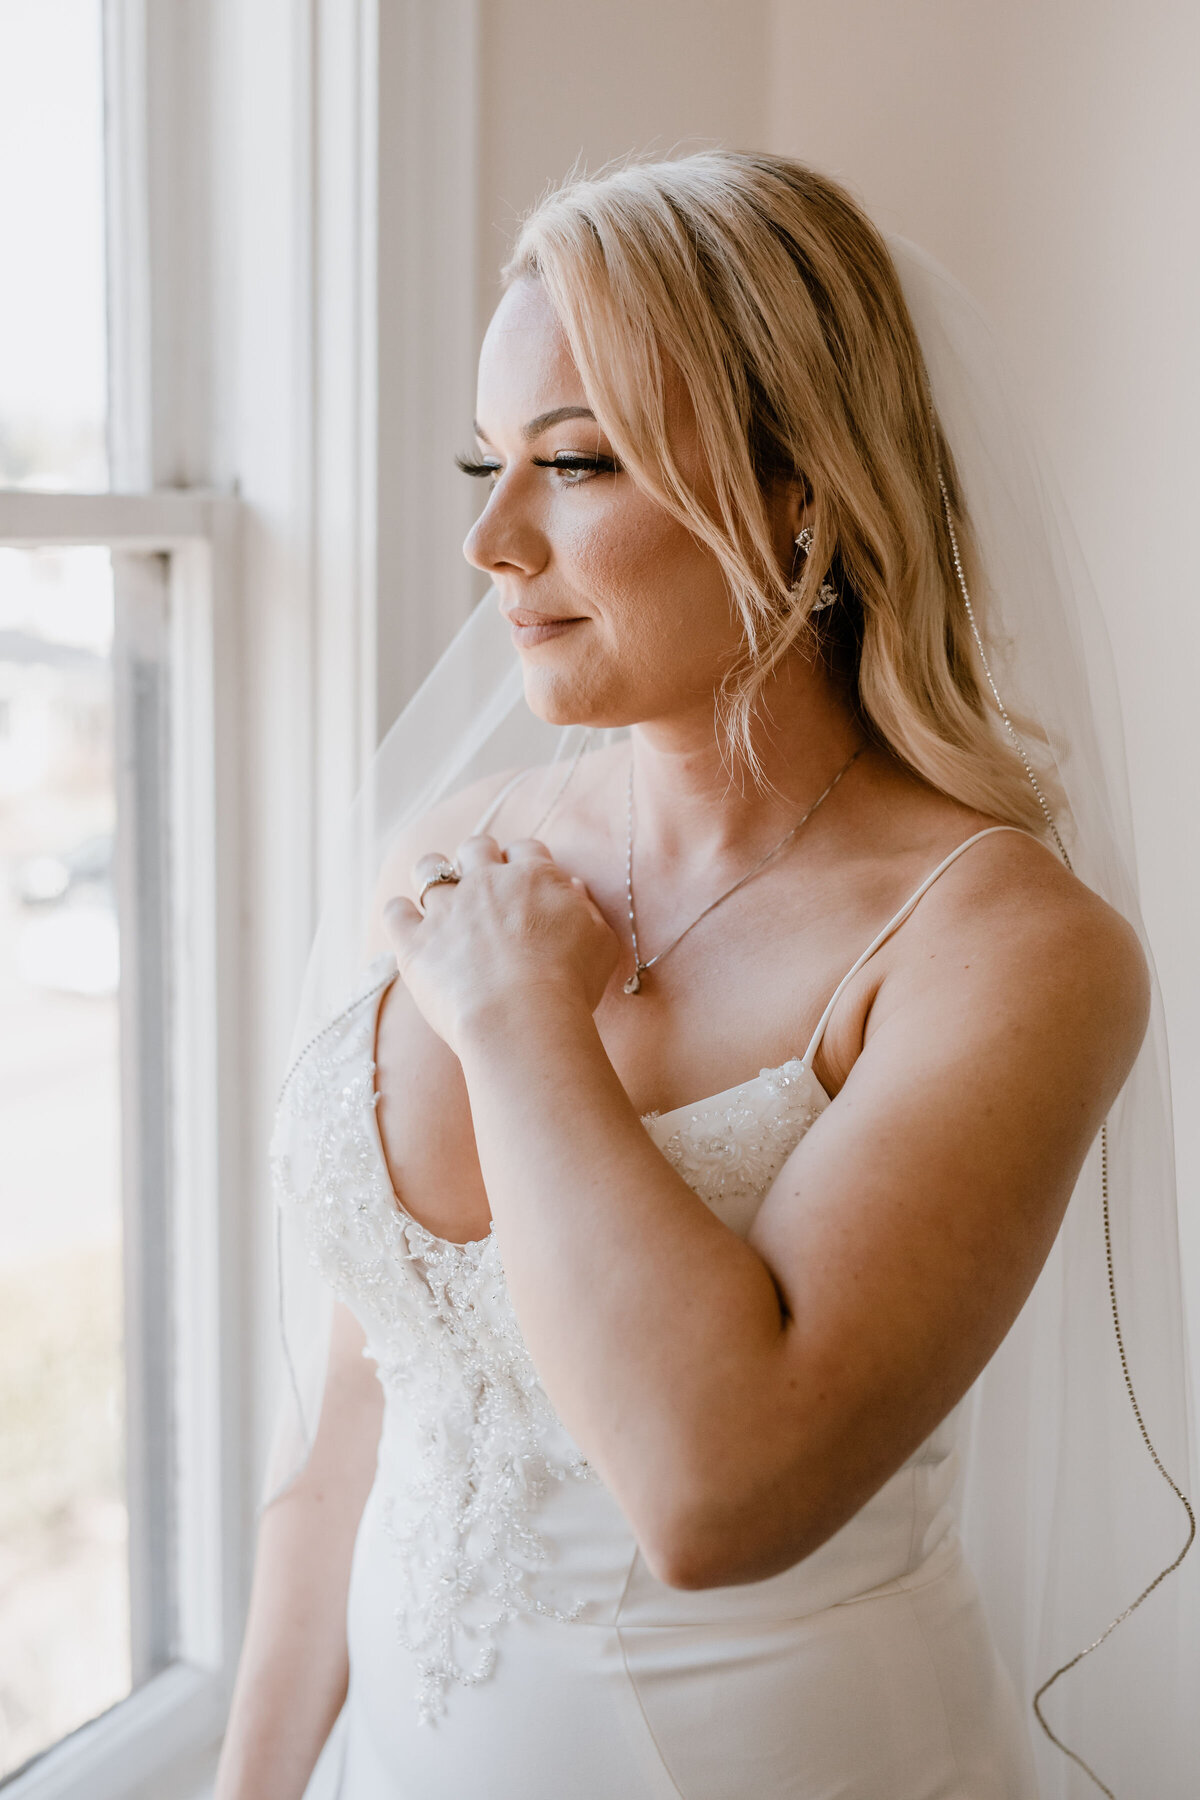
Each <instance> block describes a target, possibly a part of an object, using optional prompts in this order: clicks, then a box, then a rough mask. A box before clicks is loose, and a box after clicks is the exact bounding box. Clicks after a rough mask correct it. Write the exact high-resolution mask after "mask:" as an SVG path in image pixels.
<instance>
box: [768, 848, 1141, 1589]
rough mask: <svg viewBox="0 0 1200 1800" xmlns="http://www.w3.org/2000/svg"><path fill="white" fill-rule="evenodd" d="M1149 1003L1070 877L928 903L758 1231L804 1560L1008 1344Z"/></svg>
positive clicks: (1128, 951) (1132, 966) (1095, 907)
mask: <svg viewBox="0 0 1200 1800" xmlns="http://www.w3.org/2000/svg"><path fill="white" fill-rule="evenodd" d="M914 917H915V915H914ZM1147 1005H1148V980H1147V972H1146V967H1145V963H1144V959H1143V958H1142V955H1141V951H1140V948H1139V946H1138V944H1137V941H1136V938H1135V937H1134V935H1133V933H1132V931H1131V930H1130V928H1129V927H1128V926H1127V925H1126V923H1125V922H1124V921H1123V920H1121V919H1120V918H1119V917H1118V916H1117V915H1116V914H1115V913H1113V912H1111V910H1110V909H1109V908H1107V907H1106V906H1105V905H1104V904H1103V902H1101V901H1099V900H1097V899H1096V897H1095V896H1093V895H1090V894H1088V893H1087V891H1086V890H1082V889H1079V888H1078V884H1075V883H1073V882H1072V883H1071V884H1070V887H1069V888H1063V887H1061V886H1059V885H1056V884H1054V883H1052V887H1051V892H1050V893H1049V894H1042V895H1041V896H1040V897H1039V898H1038V899H1037V900H1036V902H1035V903H1034V904H1032V905H1031V906H1030V907H1029V908H1028V909H1027V910H1025V911H1024V912H1021V911H1020V910H1019V909H1017V911H1016V913H1015V914H1014V909H1013V908H1012V907H1011V906H1008V907H1004V906H989V905H983V906H972V907H969V908H968V907H963V906H959V907H958V908H957V910H956V909H955V906H954V904H951V905H950V907H949V909H948V910H947V908H945V907H943V909H942V916H941V917H939V916H938V909H936V908H933V907H931V908H930V909H929V915H928V916H927V918H926V920H925V921H924V923H923V927H922V928H921V929H920V930H919V931H918V932H915V933H914V934H913V939H912V940H911V942H910V944H909V946H908V947H907V948H906V950H905V954H904V955H903V957H901V958H898V959H897V961H896V964H895V968H894V971H893V972H892V973H889V975H888V976H887V978H886V979H885V981H884V982H883V984H882V986H881V988H880V990H879V992H878V994H877V996H876V998H875V1001H874V1002H873V1004H872V1009H871V1014H870V1020H869V1029H868V1031H867V1034H866V1040H865V1043H864V1047H863V1049H862V1051H861V1053H860V1055H859V1057H858V1059H857V1061H856V1062H855V1064H854V1066H853V1068H852V1070H851V1072H850V1075H849V1077H848V1079H847V1081H846V1083H845V1085H844V1087H843V1088H842V1090H841V1092H840V1093H839V1094H838V1096H837V1098H836V1099H835V1101H834V1102H833V1104H832V1105H831V1106H830V1107H829V1108H828V1109H827V1110H826V1112H825V1113H823V1114H822V1116H821V1117H820V1119H819V1120H818V1121H817V1123H816V1124H815V1125H814V1126H813V1128H812V1129H811V1131H810V1132H809V1133H808V1135H807V1136H806V1137H805V1138H804V1140H803V1141H802V1143H801V1144H800V1146H799V1147H798V1149H797V1150H796V1152H795V1153H794V1154H793V1156H792V1157H791V1159H790V1160H789V1162H788V1164H787V1165H786V1166H785V1168H784V1169H783V1171H782V1172H781V1174H780V1175H779V1177H778V1178H777V1180H776V1182H775V1183H774V1185H773V1187H772V1189H771V1191H770V1193H769V1194H768V1196H767V1198H766V1200H765V1202H764V1204H763V1207H762V1209H761V1211H760V1214H759V1217H758V1219H757V1221H756V1224H755V1228H754V1232H753V1234H752V1237H751V1243H752V1245H753V1247H754V1248H755V1249H756V1250H757V1251H758V1253H759V1254H760V1255H761V1256H762V1257H763V1259H764V1261H765V1262H766V1263H767V1265H768V1267H769V1268H770V1270H771V1272H772V1275H773V1276H774V1279H775V1281H776V1284H777V1287H778V1290H779V1293H780V1296H781V1300H782V1304H783V1307H784V1312H785V1329H784V1332H783V1335H782V1338H781V1342H780V1354H781V1356H782V1357H783V1359H784V1366H783V1370H782V1373H783V1375H784V1380H783V1382H782V1383H781V1384H780V1385H781V1388H782V1391H784V1392H785V1393H786V1394H787V1395H788V1396H789V1399H788V1401H787V1403H786V1404H788V1405H789V1406H790V1407H791V1408H792V1410H793V1417H792V1419H791V1421H790V1432H789V1431H785V1432H784V1433H783V1434H782V1435H783V1437H784V1438H785V1439H786V1438H787V1437H788V1436H789V1435H790V1438H791V1442H792V1444H793V1446H794V1454H795V1459H796V1465H797V1466H796V1467H795V1468H794V1469H793V1470H792V1472H791V1473H792V1475H793V1476H794V1477H796V1479H797V1491H798V1492H799V1491H807V1492H808V1494H809V1496H810V1502H811V1506H810V1513H809V1517H808V1518H807V1519H806V1521H805V1525H804V1530H805V1531H807V1532H809V1533H812V1532H813V1531H815V1533H816V1536H815V1541H810V1542H808V1544H807V1548H809V1549H811V1548H813V1547H815V1542H819V1541H821V1540H822V1539H823V1538H824V1537H825V1536H828V1535H829V1532H830V1531H831V1530H834V1529H837V1527H838V1526H839V1525H840V1524H841V1523H843V1522H844V1520H845V1519H846V1518H848V1517H849V1516H850V1515H851V1514H852V1513H853V1512H854V1511H856V1510H857V1508H858V1507H859V1506H860V1505H862V1504H863V1502H864V1501H865V1500H866V1499H868V1498H869V1497H870V1495H871V1493H873V1492H874V1491H875V1489H876V1488H877V1487H878V1486H879V1485H880V1484H881V1483H882V1482H883V1481H884V1480H886V1479H887V1477H888V1476H889V1475H890V1474H891V1473H893V1472H894V1470H895V1469H896V1468H898V1467H899V1466H900V1464H901V1463H902V1462H903V1461H904V1460H905V1459H906V1458H907V1457H908V1456H909V1455H910V1454H911V1453H912V1451H913V1450H914V1449H915V1448H916V1447H917V1445H918V1444H919V1443H920V1442H921V1441H922V1440H923V1439H924V1438H925V1437H926V1436H927V1435H928V1434H929V1432H930V1431H931V1430H932V1429H933V1428H934V1426H935V1425H936V1424H937V1423H938V1422H939V1421H940V1419H942V1418H943V1417H944V1416H945V1414H946V1413H947V1412H948V1411H949V1410H950V1408H951V1407H952V1406H953V1405H954V1404H955V1403H956V1402H957V1401H958V1399H959V1398H961V1396H962V1395H963V1393H965V1391H966V1390H967V1388H968V1387H969V1386H970V1385H971V1383H972V1381H973V1380H974V1379H975V1376H976V1375H977V1374H978V1373H979V1371H980V1369H981V1368H982V1367H983V1365H984V1363H986V1362H987V1360H988V1358H989V1357H990V1356H991V1354H992V1352H993V1351H994V1350H995V1349H996V1347H997V1345H998V1344H999V1342H1000V1340H1001V1339H1002V1338H1003V1336H1004V1335H1005V1333H1006V1332H1007V1330H1008V1328H1009V1326H1010V1325H1011V1324H1012V1322H1013V1320H1014V1319H1015V1317H1016V1315H1017V1313H1018V1311H1019V1310H1020V1307H1021V1305H1022V1303H1023V1301H1024V1299H1025V1297H1026V1295H1027V1293H1028V1291H1029V1289H1030V1288H1031V1286H1032V1285H1033V1282H1034V1280H1035V1278H1036V1276H1037V1273H1038V1271H1039V1269H1040V1268H1041V1265H1042V1263H1043V1261H1044V1259H1045V1257H1046V1255H1047V1253H1048V1251H1049V1249H1050V1246H1051V1244H1052V1242H1053V1239H1054V1235H1055V1233H1056V1231H1057V1229H1058V1225H1059V1223H1060V1220H1061V1217H1062V1213H1063V1210H1064V1208H1065V1206H1066V1203H1067V1200H1068V1199H1069V1197H1070V1193H1071V1190H1072V1187H1073V1184H1074V1181H1075V1178H1076V1176H1077V1174H1078V1171H1079V1168H1080V1165H1081V1164H1082V1162H1083V1159H1084V1157H1085V1155H1086V1153H1087V1150H1088V1147H1089V1145H1090V1144H1091V1142H1092V1140H1093V1138H1094V1137H1095V1135H1096V1133H1097V1131H1098V1129H1099V1127H1100V1125H1101V1122H1102V1120H1103V1118H1104V1115H1105V1112H1106V1110H1107V1108H1108V1106H1109V1105H1110V1104H1111V1102H1112V1100H1113V1099H1114V1098H1115V1095H1116V1093H1117V1092H1118V1090H1119V1088H1120V1086H1121V1084H1122V1082H1123V1081H1124V1078H1125V1076H1126V1074H1127V1073H1128V1070H1129V1067H1130V1066H1131V1064H1132V1062H1133V1059H1134V1056H1135V1055H1136V1052H1137V1048H1138V1045H1139V1044H1140V1041H1141V1037H1142V1034H1143V1032H1144V1029H1145V1021H1146V1013H1147ZM817 1471H823V1473H822V1474H820V1476H818V1474H817ZM806 1483H807V1488H806ZM800 1553H801V1554H803V1553H804V1551H803V1550H801V1552H800ZM792 1560H795V1558H794V1557H793V1558H792Z"/></svg>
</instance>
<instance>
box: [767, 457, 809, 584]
mask: <svg viewBox="0 0 1200 1800" xmlns="http://www.w3.org/2000/svg"><path fill="white" fill-rule="evenodd" d="M811 506H812V492H811V490H810V488H809V485H808V483H807V482H806V481H805V480H804V479H803V478H802V477H800V476H796V477H793V478H792V479H790V480H789V479H784V478H781V479H779V480H778V481H776V482H774V483H773V484H772V486H771V488H770V490H769V491H768V494H767V517H768V519H769V521H770V525H771V540H772V542H773V543H774V545H775V551H776V554H777V555H778V557H779V565H780V568H781V569H782V570H783V572H784V574H785V576H786V575H787V574H788V572H789V570H791V569H792V567H793V566H794V563H795V559H796V537H797V535H798V533H799V531H800V528H801V526H802V525H805V524H807V523H808V513H809V510H810V508H811Z"/></svg>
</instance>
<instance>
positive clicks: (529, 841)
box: [504, 838, 554, 863]
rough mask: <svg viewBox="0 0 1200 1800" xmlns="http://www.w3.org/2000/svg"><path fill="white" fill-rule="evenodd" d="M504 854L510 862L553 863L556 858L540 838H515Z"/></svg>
mask: <svg viewBox="0 0 1200 1800" xmlns="http://www.w3.org/2000/svg"><path fill="white" fill-rule="evenodd" d="M504 854H505V856H506V858H507V859H508V861H509V862H510V863H518V862H524V863H552V862H553V861H554V858H553V857H552V856H551V854H550V852H549V850H547V848H546V846H545V844H543V843H542V841H541V839H540V838H514V839H513V841H512V843H511V844H508V845H506V846H505V851H504Z"/></svg>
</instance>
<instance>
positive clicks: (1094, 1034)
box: [878, 831, 1150, 1085]
mask: <svg viewBox="0 0 1200 1800" xmlns="http://www.w3.org/2000/svg"><path fill="white" fill-rule="evenodd" d="M896 949H897V953H896V955H895V956H894V957H893V958H890V959H889V965H890V966H889V972H888V976H887V979H886V980H885V983H884V987H883V988H881V991H880V994H879V996H878V1003H879V1004H880V1007H881V1014H882V1016H886V1014H887V1012H888V1010H889V1007H890V1006H891V1005H893V1004H900V1005H907V1004H909V1003H911V1001H912V1000H913V999H914V998H915V993H916V990H917V989H920V990H923V991H925V992H927V993H929V994H930V995H931V996H941V997H942V998H945V997H946V996H947V995H949V994H951V993H953V994H954V995H956V996H959V997H962V998H965V999H967V1000H969V1002H970V1004H971V1006H972V1007H976V1006H983V1007H986V1008H987V1009H988V1010H989V1012H990V1013H991V1015H992V1016H993V1017H994V1018H996V1019H997V1020H998V1021H999V1022H1000V1024H1001V1027H1002V1028H1003V1027H1004V1026H1007V1028H1008V1029H1010V1030H1018V1031H1021V1033H1022V1035H1023V1036H1024V1037H1027V1038H1029V1039H1031V1040H1033V1041H1036V1040H1038V1039H1043V1040H1044V1041H1045V1045H1046V1053H1047V1055H1051V1056H1052V1055H1054V1054H1055V1053H1056V1050H1057V1052H1058V1053H1061V1051H1062V1049H1063V1047H1064V1045H1066V1044H1067V1043H1071V1042H1075V1041H1078V1040H1081V1039H1084V1038H1086V1039H1088V1040H1090V1041H1091V1042H1093V1043H1095V1044H1096V1045H1097V1047H1098V1048H1099V1049H1101V1050H1102V1051H1103V1053H1104V1060H1105V1062H1106V1063H1107V1064H1109V1066H1110V1068H1111V1071H1112V1074H1113V1077H1114V1078H1117V1085H1119V1082H1120V1081H1121V1080H1123V1079H1124V1076H1125V1074H1126V1073H1128V1070H1129V1067H1130V1066H1131V1065H1132V1062H1133V1059H1134V1057H1135V1056H1136V1054H1137V1051H1138V1047H1139V1046H1140V1044H1141V1041H1142V1037H1143V1035H1144V1033H1145V1029H1146V1022H1147V1018H1148V1014H1149V1003H1150V979H1149V970H1148V968H1147V964H1146V959H1145V956H1144V955H1143V952H1142V948H1141V945H1140V943H1139V941H1138V938H1137V934H1136V932H1135V931H1134V929H1133V927H1132V926H1131V925H1130V923H1129V921H1128V920H1127V919H1125V918H1123V917H1122V915H1121V914H1120V913H1119V912H1117V911H1116V910H1115V909H1114V908H1113V907H1112V906H1110V905H1109V904H1108V902H1107V901H1105V900H1104V899H1102V898H1101V896H1100V895H1098V894H1096V893H1095V892H1093V890H1092V889H1091V888H1089V887H1087V886H1086V885H1085V883H1084V882H1082V881H1080V880H1079V879H1078V877H1077V876H1075V875H1074V874H1072V873H1071V871H1070V870H1069V869H1067V868H1066V867H1065V866H1064V864H1063V862H1062V860H1061V859H1060V857H1058V856H1057V855H1056V854H1055V853H1054V851H1053V850H1052V849H1050V848H1049V847H1048V846H1046V845H1045V844H1043V843H1041V842H1039V841H1038V840H1037V839H1035V838H1033V837H1031V836H1029V835H1028V834H1026V833H1023V832H1016V831H1001V832H996V833H995V834H994V835H991V836H988V837H986V838H983V839H981V841H980V842H978V843H975V844H972V845H971V847H970V848H969V849H968V850H966V851H965V852H964V853H963V854H962V855H961V856H960V857H959V858H958V859H957V861H956V862H955V863H953V864H952V866H951V867H950V868H949V869H947V870H946V872H945V873H944V874H943V875H942V876H941V877H940V878H939V879H938V880H937V881H936V882H935V883H934V885H933V886H932V887H931V888H930V890H929V891H928V893H927V894H926V895H925V896H924V898H923V900H922V902H921V904H920V905H919V906H918V907H917V909H916V911H915V912H914V914H913V915H912V918H911V919H910V920H909V922H908V924H907V925H906V927H905V929H904V931H903V932H901V933H900V934H898V936H897V940H896ZM888 987H890V988H891V989H892V992H891V994H890V995H886V994H885V991H884V990H885V989H886V988H888Z"/></svg>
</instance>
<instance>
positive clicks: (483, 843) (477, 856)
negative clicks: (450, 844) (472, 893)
mask: <svg viewBox="0 0 1200 1800" xmlns="http://www.w3.org/2000/svg"><path fill="white" fill-rule="evenodd" d="M455 860H456V861H457V863H458V866H459V868H460V869H461V870H462V872H463V874H464V875H469V874H470V873H471V871H472V870H473V869H482V868H485V867H486V866H487V864H488V863H502V862H503V861H504V852H503V850H501V848H500V846H499V844H498V843H497V842H496V840H495V838H494V837H488V836H486V835H481V836H479V837H469V838H464V840H463V842H462V843H461V844H460V845H459V846H458V849H457V851H456V852H455Z"/></svg>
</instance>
